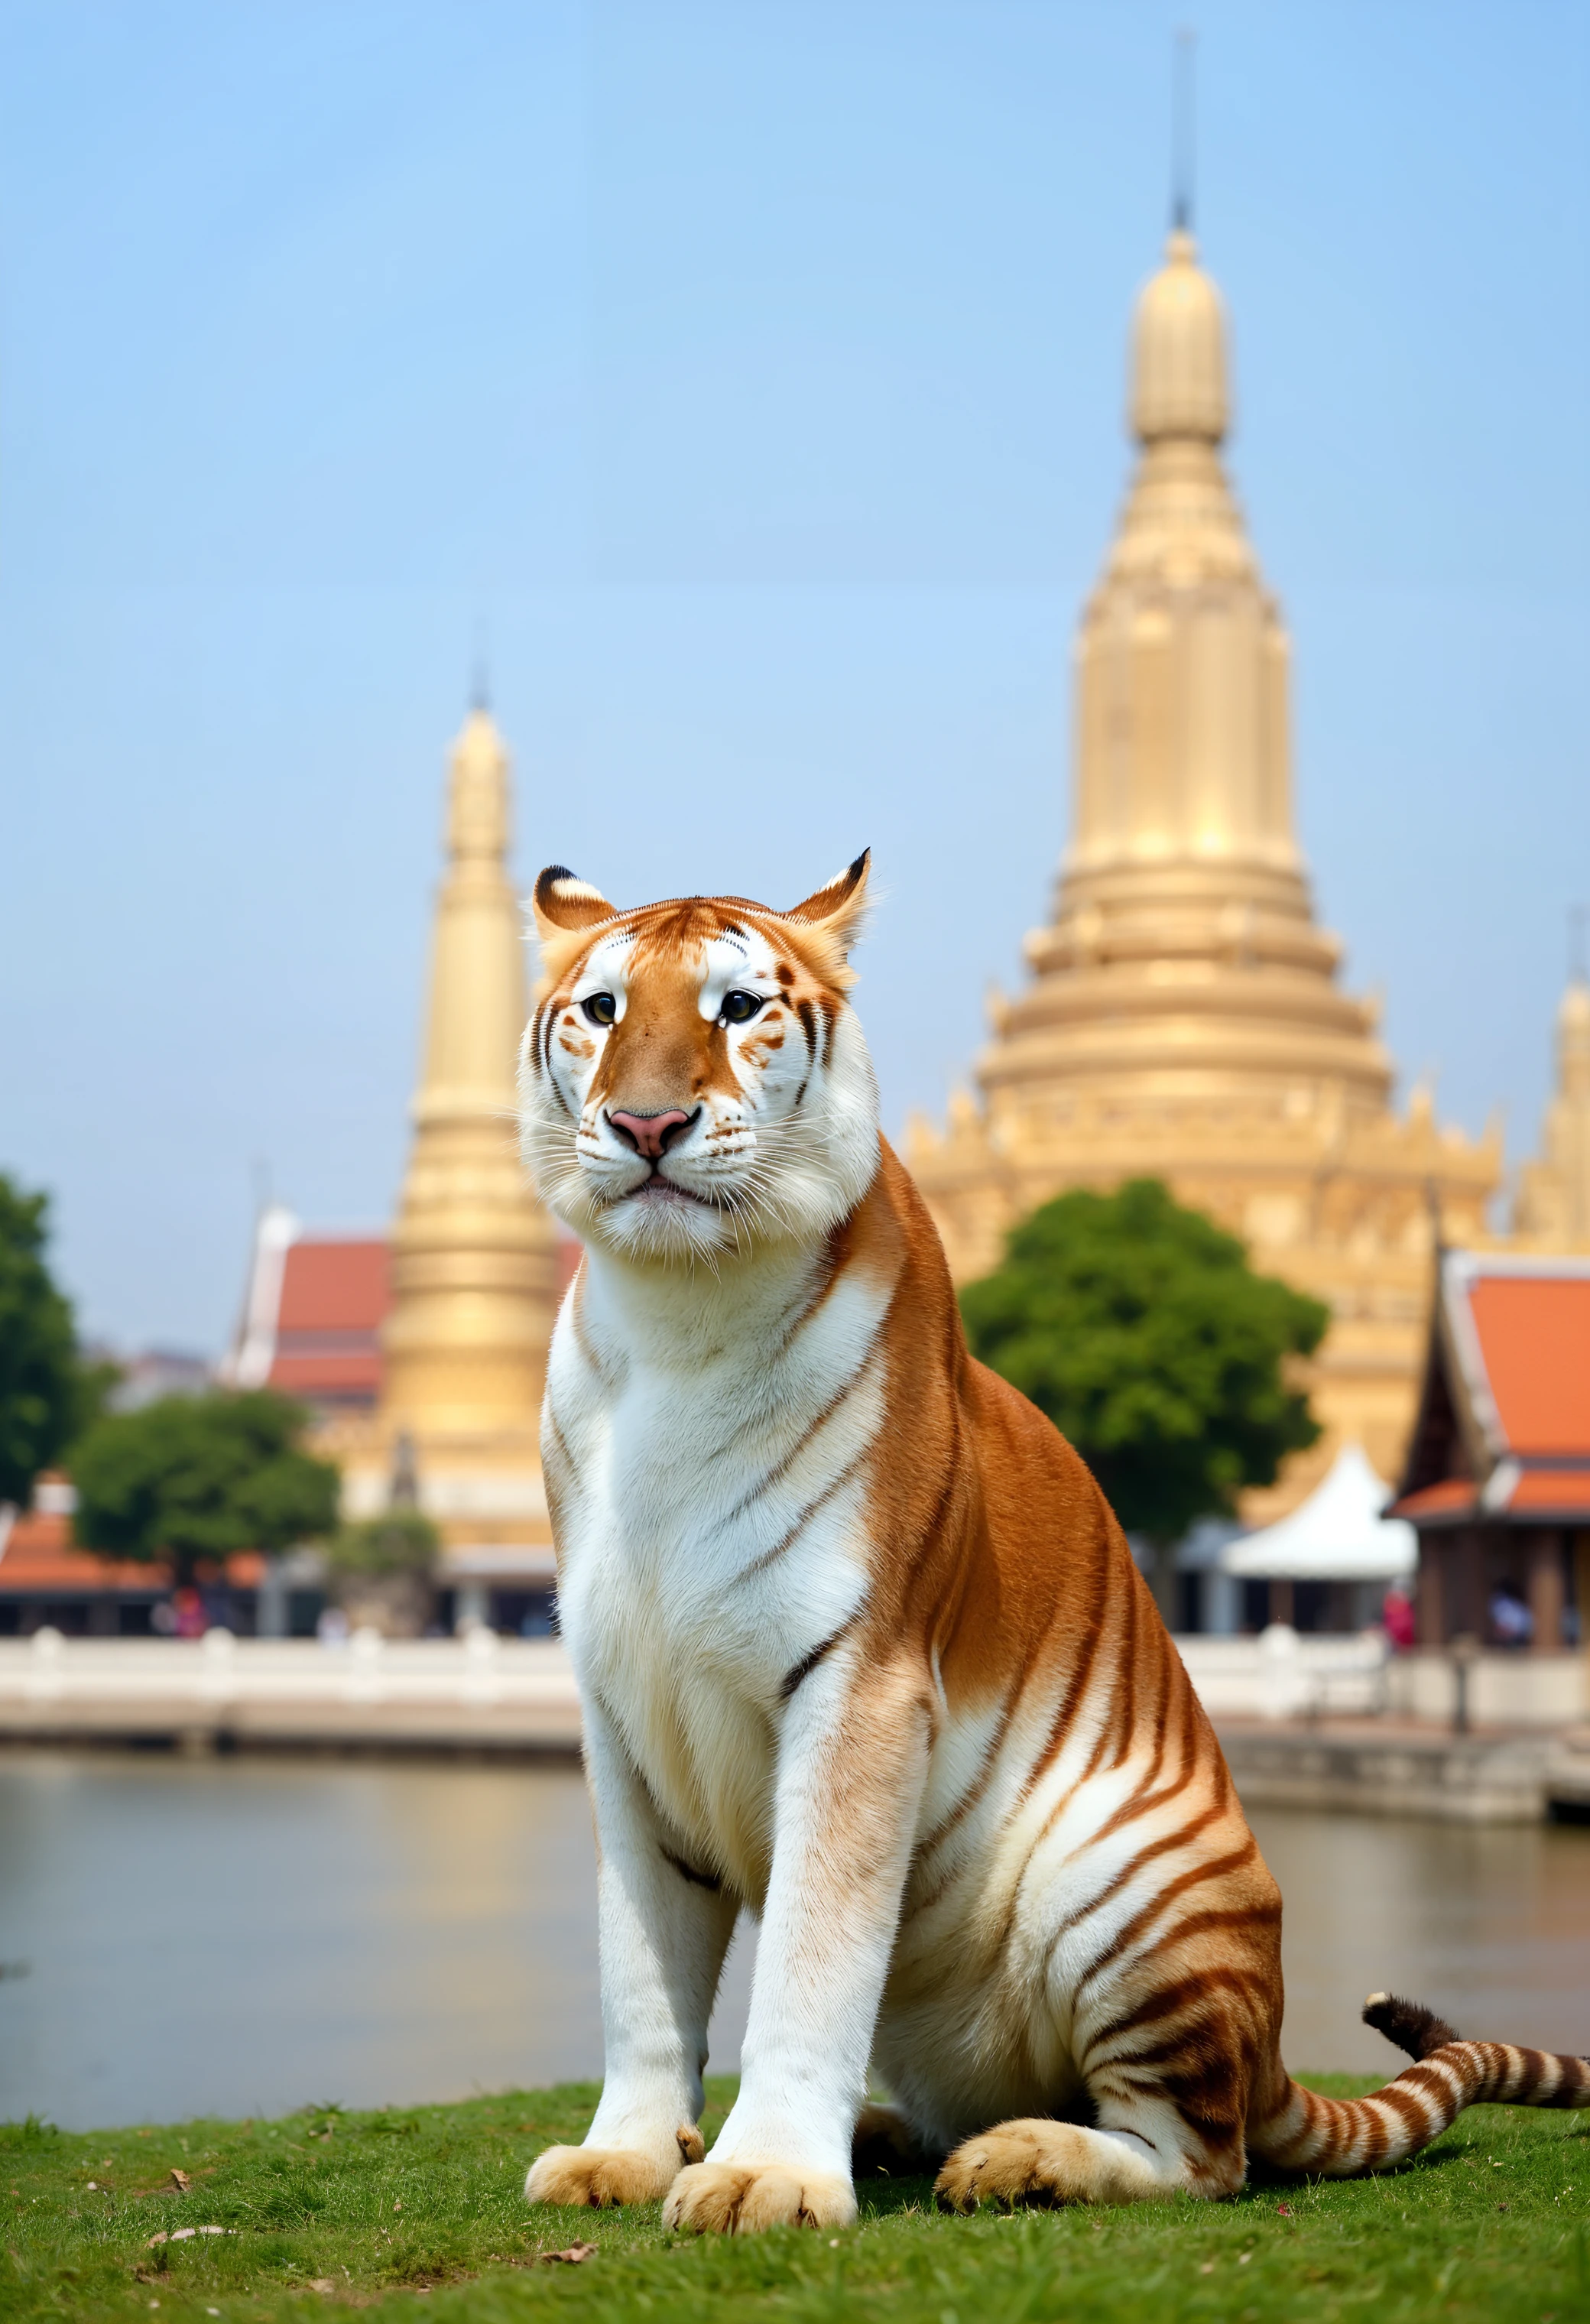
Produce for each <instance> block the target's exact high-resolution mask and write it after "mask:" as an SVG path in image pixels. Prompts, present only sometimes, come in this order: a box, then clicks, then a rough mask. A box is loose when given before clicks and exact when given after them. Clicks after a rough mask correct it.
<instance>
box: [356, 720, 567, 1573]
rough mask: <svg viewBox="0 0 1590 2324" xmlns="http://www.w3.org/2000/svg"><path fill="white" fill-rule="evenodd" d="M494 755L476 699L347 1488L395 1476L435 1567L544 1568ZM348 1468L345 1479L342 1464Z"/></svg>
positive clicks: (508, 907) (550, 1302)
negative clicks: (428, 1541) (373, 1383)
mask: <svg viewBox="0 0 1590 2324" xmlns="http://www.w3.org/2000/svg"><path fill="white" fill-rule="evenodd" d="M509 842H510V770H509V761H508V753H507V752H506V750H505V749H504V747H503V742H502V738H501V735H500V734H499V733H498V731H497V728H496V726H495V724H493V723H492V719H491V717H490V715H488V713H487V712H486V710H485V708H484V707H483V706H481V705H477V706H476V707H475V708H474V709H473V710H472V712H471V713H470V715H469V716H468V718H467V719H466V720H465V722H464V728H463V731H462V733H460V734H459V736H458V739H457V741H456V742H455V745H454V748H453V752H452V757H451V761H450V764H449V770H448V784H447V864H446V873H445V875H444V878H443V881H442V885H441V890H440V892H439V894H438V896H437V916H436V927H435V933H434V937H433V942H432V951H431V964H430V990H429V997H428V1004H427V1019H426V1033H425V1047H424V1055H423V1061H422V1065H421V1070H420V1079H419V1086H418V1091H417V1092H416V1094H415V1099H414V1109H413V1111H414V1144H413V1148H412V1150H411V1152H410V1155H409V1170H408V1175H407V1177H406V1178H405V1180H404V1185H403V1194H402V1199H401V1202H400V1206H399V1212H398V1218H397V1222H396V1225H395V1226H394V1228H393V1231H392V1237H391V1291H392V1305H391V1311H390V1313H389V1314H388V1316H387V1319H386V1323H385V1326H384V1329H383V1333H382V1350H383V1357H384V1363H383V1377H382V1384H381V1407H380V1413H379V1416H378V1419H377V1422H376V1425H375V1429H374V1431H373V1435H372V1439H371V1440H370V1442H369V1443H367V1445H366V1447H365V1448H364V1449H363V1459H362V1460H351V1461H350V1462H349V1484H350V1487H351V1491H350V1494H349V1499H350V1502H351V1504H352V1505H354V1506H363V1507H365V1508H368V1507H371V1506H372V1505H378V1504H379V1502H380V1500H381V1499H383V1498H384V1497H385V1493H386V1490H387V1489H388V1487H389V1485H390V1480H391V1476H392V1474H393V1471H394V1469H396V1470H398V1471H402V1472H404V1473H405V1475H406V1473H407V1472H408V1471H409V1470H411V1471H412V1472H413V1477H414V1482H415V1484H416V1486H417V1488H418V1496H419V1499H420V1502H421V1504H422V1506H423V1507H424V1508H426V1509H427V1511H428V1512H429V1514H430V1515H431V1516H432V1517H435V1518H436V1519H437V1522H438V1524H439V1525H440V1526H441V1527H442V1531H443V1535H444V1538H445V1541H446V1545H447V1547H446V1562H447V1565H448V1568H449V1578H450V1579H452V1580H454V1581H455V1582H460V1583H462V1584H464V1585H467V1584H468V1583H470V1582H476V1583H483V1582H486V1581H489V1580H493V1579H495V1580H501V1581H506V1582H511V1581H515V1580H533V1579H536V1578H538V1577H540V1576H541V1574H542V1569H543V1567H545V1568H546V1570H547V1573H549V1572H550V1549H549V1546H548V1545H549V1544H550V1541H551V1531H550V1527H549V1526H548V1523H547V1499H546V1494H545V1491H544V1489H543V1486H542V1480H541V1463H540V1455H539V1451H538V1424H539V1417H540V1406H541V1390H542V1386H543V1382H544V1379H545V1376H546V1368H547V1342H548V1341H549V1339H550V1337H551V1332H552V1323H553V1316H554V1314H555V1311H556V1296H557V1275H558V1267H557V1248H556V1231H555V1229H554V1227H553V1224H552V1222H551V1220H550V1219H549V1218H548V1216H547V1213H546V1212H545V1211H543V1210H542V1208H541V1207H540V1205H539V1203H538V1202H537V1201H536V1199H535V1197H534V1196H533V1194H531V1193H530V1191H529V1188H528V1185H527V1184H526V1181H525V1177H524V1174H523V1171H522V1169H521V1167H520V1164H519V1153H518V1146H517V1139H516V1126H515V1094H514V1066H515V1060H516V1057H517V1054H518V1049H519V1037H520V1034H521V1032H522V1031H523V1028H524V1023H525V1018H526V1014H527V997H526V982H525V963H524V935H523V927H522V921H521V915H520V908H519V899H518V896H517V894H516V892H515V890H514V887H513V884H512V881H510V877H509V874H508V869H507V858H508V849H509ZM355 1470H357V1471H359V1472H360V1473H359V1474H358V1477H357V1482H356V1483H355V1482H354V1471H355Z"/></svg>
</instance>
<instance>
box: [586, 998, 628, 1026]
mask: <svg viewBox="0 0 1590 2324" xmlns="http://www.w3.org/2000/svg"><path fill="white" fill-rule="evenodd" d="M580 1006H581V1008H582V1009H583V1010H584V1012H585V1015H586V1017H587V1018H588V1019H590V1021H591V1023H592V1024H593V1025H611V1023H612V1021H613V1019H614V1018H615V1017H616V1016H617V1015H618V1013H619V1004H618V1002H617V1001H615V1000H614V999H613V997H612V994H611V992H588V993H587V994H586V995H585V998H584V1001H581V1003H580Z"/></svg>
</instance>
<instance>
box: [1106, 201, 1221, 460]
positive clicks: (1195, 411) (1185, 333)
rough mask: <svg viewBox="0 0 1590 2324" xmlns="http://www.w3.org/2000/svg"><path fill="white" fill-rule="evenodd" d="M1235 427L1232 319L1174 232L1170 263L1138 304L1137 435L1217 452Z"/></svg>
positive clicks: (1184, 234)
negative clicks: (1230, 379) (1229, 351)
mask: <svg viewBox="0 0 1590 2324" xmlns="http://www.w3.org/2000/svg"><path fill="white" fill-rule="evenodd" d="M1230 424H1231V399H1230V392H1229V389H1228V386H1227V367H1226V313H1225V309H1224V308H1223V307H1222V305H1221V303H1220V294H1219V292H1218V291H1217V290H1216V288H1215V285H1214V283H1213V282H1212V281H1211V280H1210V278H1209V276H1208V275H1207V274H1206V273H1205V272H1204V271H1203V269H1202V267H1201V266H1199V263H1198V244H1197V243H1196V242H1194V240H1193V238H1192V236H1191V235H1190V233H1189V232H1188V231H1187V229H1186V227H1185V226H1173V227H1172V230H1171V235H1170V239H1169V240H1168V241H1167V243H1166V244H1165V263H1164V264H1163V266H1162V267H1161V268H1160V271H1159V272H1158V273H1157V274H1155V275H1153V277H1152V278H1151V280H1150V281H1148V282H1147V283H1146V284H1145V285H1144V291H1143V294H1142V296H1141V298H1140V299H1139V300H1138V301H1137V320H1136V327H1135V331H1134V334H1133V348H1132V400H1131V427H1132V433H1133V434H1134V435H1135V437H1136V438H1137V440H1138V441H1139V443H1142V444H1156V443H1159V442H1161V441H1162V440H1163V438H1166V437H1172V436H1181V437H1191V438H1194V439H1195V440H1197V441H1199V442H1201V443H1205V444H1218V443H1219V442H1220V440H1221V439H1222V438H1223V437H1224V436H1225V434H1226V431H1227V429H1228V428H1229V426H1230Z"/></svg>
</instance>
